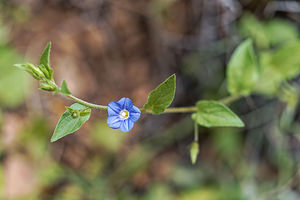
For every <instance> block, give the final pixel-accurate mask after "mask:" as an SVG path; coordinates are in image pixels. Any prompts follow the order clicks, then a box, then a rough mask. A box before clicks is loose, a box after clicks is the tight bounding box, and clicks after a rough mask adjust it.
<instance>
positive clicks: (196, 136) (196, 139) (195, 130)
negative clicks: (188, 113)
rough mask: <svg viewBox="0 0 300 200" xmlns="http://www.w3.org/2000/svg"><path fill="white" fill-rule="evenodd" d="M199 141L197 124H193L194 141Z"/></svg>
mask: <svg viewBox="0 0 300 200" xmlns="http://www.w3.org/2000/svg"><path fill="white" fill-rule="evenodd" d="M198 140H199V131H198V124H197V122H195V123H194V141H195V142H198Z"/></svg>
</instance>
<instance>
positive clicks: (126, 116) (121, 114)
mask: <svg viewBox="0 0 300 200" xmlns="http://www.w3.org/2000/svg"><path fill="white" fill-rule="evenodd" d="M120 117H121V118H123V119H127V118H128V117H129V112H128V111H127V110H122V111H121V112H120Z"/></svg>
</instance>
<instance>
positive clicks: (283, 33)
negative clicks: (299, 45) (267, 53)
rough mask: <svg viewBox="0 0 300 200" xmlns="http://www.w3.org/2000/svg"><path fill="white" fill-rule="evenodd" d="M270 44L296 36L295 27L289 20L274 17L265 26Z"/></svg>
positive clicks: (293, 38)
mask: <svg viewBox="0 0 300 200" xmlns="http://www.w3.org/2000/svg"><path fill="white" fill-rule="evenodd" d="M265 29H266V33H267V36H268V38H269V40H270V42H271V44H274V45H276V44H280V43H283V42H287V41H292V40H296V39H297V38H298V30H297V27H296V26H295V25H294V24H292V23H291V22H289V21H286V20H282V19H274V20H271V21H269V22H268V23H267V25H266V26H265Z"/></svg>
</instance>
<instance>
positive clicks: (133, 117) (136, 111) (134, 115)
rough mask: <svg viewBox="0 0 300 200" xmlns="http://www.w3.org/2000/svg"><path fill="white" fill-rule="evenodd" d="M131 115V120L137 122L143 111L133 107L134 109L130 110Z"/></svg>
mask: <svg viewBox="0 0 300 200" xmlns="http://www.w3.org/2000/svg"><path fill="white" fill-rule="evenodd" d="M129 113H130V115H129V119H130V120H132V121H133V122H136V121H137V120H138V119H139V118H140V116H141V111H140V109H138V107H136V106H132V108H131V109H130V110H129Z"/></svg>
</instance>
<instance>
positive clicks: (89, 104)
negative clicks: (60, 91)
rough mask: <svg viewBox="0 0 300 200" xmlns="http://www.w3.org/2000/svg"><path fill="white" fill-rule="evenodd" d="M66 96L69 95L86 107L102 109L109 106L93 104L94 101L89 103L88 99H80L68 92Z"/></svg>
mask: <svg viewBox="0 0 300 200" xmlns="http://www.w3.org/2000/svg"><path fill="white" fill-rule="evenodd" d="M65 96H66V97H69V98H71V99H73V100H74V101H76V102H78V103H80V104H82V105H84V106H86V107H89V108H96V109H101V110H106V109H107V106H103V105H98V104H93V103H89V102H87V101H84V100H82V99H79V98H77V97H75V96H73V95H71V94H66V95H65Z"/></svg>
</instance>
